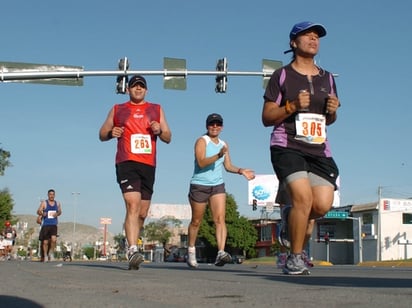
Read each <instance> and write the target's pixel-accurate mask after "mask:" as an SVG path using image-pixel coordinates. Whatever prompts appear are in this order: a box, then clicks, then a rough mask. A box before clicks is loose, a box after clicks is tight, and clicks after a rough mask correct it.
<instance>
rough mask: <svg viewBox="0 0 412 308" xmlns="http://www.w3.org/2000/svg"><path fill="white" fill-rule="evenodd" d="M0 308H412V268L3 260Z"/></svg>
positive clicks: (0, 269)
mask: <svg viewBox="0 0 412 308" xmlns="http://www.w3.org/2000/svg"><path fill="white" fill-rule="evenodd" d="M0 274H1V284H0V307H8V308H9V307H10V308H11V307H19V308H21V307H150V308H157V307H162V308H164V307H288V308H293V307H304V308H309V307H317V308H319V307H351V308H352V307H375V308H376V307H379V308H383V307H396V308H401V307H408V308H409V307H411V306H412V304H411V301H412V267H365V266H362V267H358V266H315V267H314V268H313V269H312V270H311V275H310V276H289V275H284V274H281V273H280V271H279V270H278V269H276V268H275V267H274V266H271V265H261V264H259V265H257V264H241V265H237V264H228V265H225V266H224V267H216V266H214V265H211V264H200V267H199V268H198V269H196V270H193V269H189V268H188V267H187V266H186V264H184V263H144V264H143V265H142V266H141V268H140V270H138V271H129V270H127V263H125V262H71V263H70V262H49V263H40V262H31V261H4V262H0Z"/></svg>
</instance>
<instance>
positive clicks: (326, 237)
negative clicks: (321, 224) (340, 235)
mask: <svg viewBox="0 0 412 308" xmlns="http://www.w3.org/2000/svg"><path fill="white" fill-rule="evenodd" d="M323 239H324V240H325V244H326V245H329V232H326V233H325V235H324V236H323Z"/></svg>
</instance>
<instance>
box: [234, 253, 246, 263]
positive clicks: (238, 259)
mask: <svg viewBox="0 0 412 308" xmlns="http://www.w3.org/2000/svg"><path fill="white" fill-rule="evenodd" d="M243 261H245V257H244V256H241V255H233V256H232V263H234V264H242V263H243Z"/></svg>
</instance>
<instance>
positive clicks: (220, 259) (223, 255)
mask: <svg viewBox="0 0 412 308" xmlns="http://www.w3.org/2000/svg"><path fill="white" fill-rule="evenodd" d="M230 262H232V257H231V256H230V254H228V253H227V252H226V251H223V252H220V251H219V253H218V254H217V257H216V261H215V265H216V266H223V265H225V264H226V263H230Z"/></svg>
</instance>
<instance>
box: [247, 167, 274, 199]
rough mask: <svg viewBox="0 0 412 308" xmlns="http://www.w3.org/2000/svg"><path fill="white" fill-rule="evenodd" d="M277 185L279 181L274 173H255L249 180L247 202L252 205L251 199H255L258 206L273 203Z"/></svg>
mask: <svg viewBox="0 0 412 308" xmlns="http://www.w3.org/2000/svg"><path fill="white" fill-rule="evenodd" d="M278 187H279V181H278V179H277V177H276V176H275V175H274V174H260V175H256V176H255V178H254V179H253V180H250V181H249V187H248V190H249V193H248V204H249V205H252V204H253V200H256V204H257V205H258V206H266V204H275V200H276V194H277V191H278Z"/></svg>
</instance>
